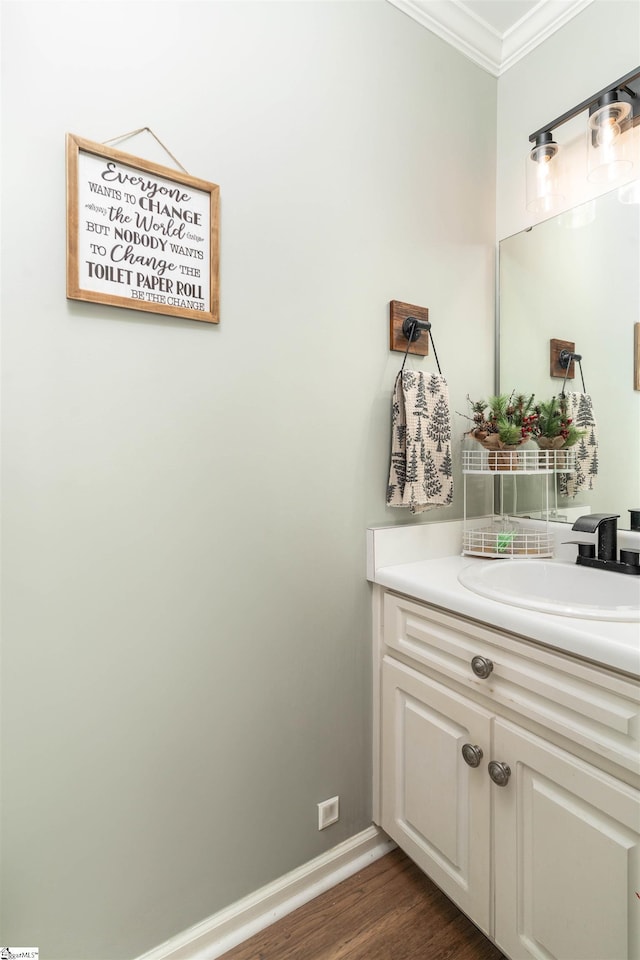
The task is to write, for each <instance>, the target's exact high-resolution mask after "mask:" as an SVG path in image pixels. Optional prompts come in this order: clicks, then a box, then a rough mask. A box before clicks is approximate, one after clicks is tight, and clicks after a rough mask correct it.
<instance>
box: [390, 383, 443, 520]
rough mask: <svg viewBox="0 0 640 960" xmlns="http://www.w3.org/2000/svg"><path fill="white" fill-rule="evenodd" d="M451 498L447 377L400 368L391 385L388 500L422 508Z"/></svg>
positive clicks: (440, 504) (417, 509) (414, 509)
mask: <svg viewBox="0 0 640 960" xmlns="http://www.w3.org/2000/svg"><path fill="white" fill-rule="evenodd" d="M452 502H453V465H452V460H451V411H450V409H449V388H448V386H447V381H446V380H445V379H444V377H443V376H442V375H440V374H435V373H432V374H424V373H416V372H414V371H412V370H404V371H400V373H399V374H398V376H397V377H396V382H395V386H394V388H393V405H392V423H391V467H390V470H389V484H388V487H387V504H388V506H390V507H408V508H409V509H410V510H411V513H423V512H424V511H425V510H431V509H432V508H433V507H445V506H447V505H448V504H450V503H452Z"/></svg>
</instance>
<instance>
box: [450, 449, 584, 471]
mask: <svg viewBox="0 0 640 960" xmlns="http://www.w3.org/2000/svg"><path fill="white" fill-rule="evenodd" d="M462 469H463V471H464V473H485V474H486V473H498V474H499V473H515V472H516V471H517V472H518V473H520V474H523V473H574V472H575V469H576V452H575V450H541V449H539V448H538V447H535V448H534V447H532V448H530V449H528V450H523V449H518V450H486V449H485V448H484V447H479V448H478V449H475V450H463V451H462Z"/></svg>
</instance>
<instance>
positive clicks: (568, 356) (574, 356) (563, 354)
mask: <svg viewBox="0 0 640 960" xmlns="http://www.w3.org/2000/svg"><path fill="white" fill-rule="evenodd" d="M572 360H575V361H576V363H577V364H578V366H579V367H580V379H581V380H582V390H583V392H584V393H586V392H587V388H586V387H585V385H584V374H583V372H582V354H581V353H571V351H570V350H561V351H560V353H559V354H558V364H559V365H560V366H561V367H562V369H563V370H566V373H565V375H564V380H563V381H562V391H561V393H560V396H561V397H564V389H565V386H566V384H567V377H568V376H569V367H570V366H571V361H572Z"/></svg>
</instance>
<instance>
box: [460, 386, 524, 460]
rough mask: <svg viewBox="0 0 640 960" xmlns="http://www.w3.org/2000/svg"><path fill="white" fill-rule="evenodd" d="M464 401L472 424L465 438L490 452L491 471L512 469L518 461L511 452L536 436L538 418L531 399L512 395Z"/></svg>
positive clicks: (521, 395) (519, 394)
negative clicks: (469, 407) (469, 411)
mask: <svg viewBox="0 0 640 960" xmlns="http://www.w3.org/2000/svg"><path fill="white" fill-rule="evenodd" d="M467 399H468V400H469V403H470V405H471V412H472V416H471V417H470V418H467V419H470V420H471V421H472V423H473V427H472V429H471V430H469V431H468V433H467V436H470V437H473V439H474V440H477V441H478V442H479V443H481V444H482V446H483V447H485V448H486V449H487V450H490V451H491V452H492V454H493V456H491V455H490V461H489V466H490V467H491V468H492V469H498V470H513V469H515V468H516V463H517V461H516V460H515V459H514V458H513V457H512V456H511V452H512V451H514V450H516V448H517V447H519V446H520V445H521V444H523V443H526V442H527V440H530V439H531V437H532V436H533V435H534V433H535V429H536V423H537V419H538V414H537V413H536V410H535V406H534V395H533V394H530V395H526V394H523V393H516V392H515V391H513V393H511V394H506V393H501V394H497V395H495V396H491V397H489V398H488V399H487V400H478V401H473V400H471V399H470V398H469V397H468V398H467ZM499 453H500V454H501V455H500V456H499V455H498V454H499Z"/></svg>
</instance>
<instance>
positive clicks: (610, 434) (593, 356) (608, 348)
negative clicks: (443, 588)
mask: <svg viewBox="0 0 640 960" xmlns="http://www.w3.org/2000/svg"><path fill="white" fill-rule="evenodd" d="M634 186H635V187H636V188H639V189H638V190H637V192H636V199H638V196H637V193H639V192H640V182H637V183H636V184H635V185H634ZM629 196H631V197H633V193H632V192H631V191H630V190H629V188H627V190H626V192H623V191H614V192H612V193H609V194H606V195H605V196H602V197H599V198H598V199H596V200H592V201H590V202H589V203H587V204H584V205H583V206H580V207H577V208H575V209H573V210H569V211H567V212H565V213H563V214H560V215H559V216H557V217H554V218H552V219H550V220H546V221H544V222H543V223H540V224H538V225H536V226H534V227H531V228H530V229H528V230H525V231H523V232H522V233H519V234H516V235H515V236H512V237H508V238H507V239H506V240H503V241H501V243H500V251H499V263H500V289H499V319H498V344H499V356H498V390H499V392H501V393H510V392H511V390H513V389H515V390H517V391H518V392H526V393H535V395H536V398H537V399H541V400H544V399H549V398H551V397H552V396H553V395H554V394H559V393H560V392H561V390H562V386H563V382H562V379H559V378H555V377H552V376H551V375H550V361H549V354H550V341H551V340H552V339H557V340H567V341H572V342H574V343H575V350H576V353H578V354H581V355H582V371H583V374H584V383H585V388H586V393H587V394H589V395H590V396H591V399H592V403H593V412H594V415H595V420H596V424H597V437H598V475H597V477H596V478H595V480H594V483H593V489H592V490H588V491H587V490H581V491H580V492H578V493H577V494H576V495H575V497H573V498H567V497H564V498H563V497H562V496H560V495H559V493H558V491H557V488H556V489H555V490H554V505H555V513H554V515H555V516H557V519H560V520H566V521H567V522H573V520H574V519H575V517H576V516H577V515H579V514H580V513H587V512H592V513H604V512H611V513H618V514H620V520H619V521H618V522H619V525H620V527H621V528H628V527H629V513H628V511H629V509H630V508H632V507H636V508H637V507H638V506H640V391H638V390H634V325H635V324H636V323H638V322H640V204H638V203H629V202H624V201H625V199H629ZM565 389H566V391H567V392H570V391H571V392H582V381H581V378H580V371H579V368H578V365H577V364H576V365H575V377H574V379H572V380H568V381H567V383H566V388H565ZM518 486H519V487H520V484H519V485H518ZM505 507H506V509H509V505H508V504H506V505H505ZM517 512H518V513H525V514H526V513H527V512H529V515H534V511H533V508H532V507H531V508H530V506H529V504H528V503H527V485H526V484H525V485H524V490H519V492H518V510H517Z"/></svg>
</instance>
